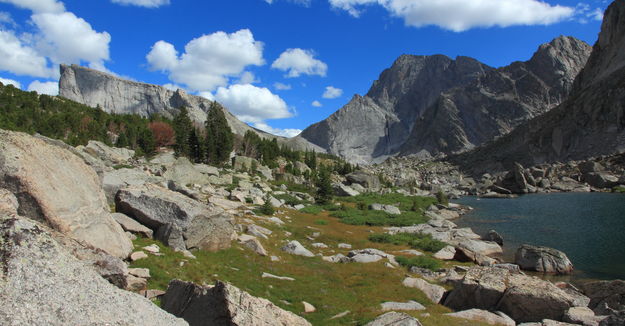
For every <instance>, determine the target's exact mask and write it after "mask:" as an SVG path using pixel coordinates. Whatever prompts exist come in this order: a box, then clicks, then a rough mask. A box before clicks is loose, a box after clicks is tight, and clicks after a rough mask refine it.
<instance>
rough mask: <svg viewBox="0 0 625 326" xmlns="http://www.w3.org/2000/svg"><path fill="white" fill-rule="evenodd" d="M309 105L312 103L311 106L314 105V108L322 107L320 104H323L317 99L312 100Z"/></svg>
mask: <svg viewBox="0 0 625 326" xmlns="http://www.w3.org/2000/svg"><path fill="white" fill-rule="evenodd" d="M310 105H312V106H314V107H316V108H320V107H322V106H323V105H322V104H321V102H319V101H313V102H312V103H311V104H310Z"/></svg>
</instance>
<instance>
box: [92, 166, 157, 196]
mask: <svg viewBox="0 0 625 326" xmlns="http://www.w3.org/2000/svg"><path fill="white" fill-rule="evenodd" d="M161 180H162V178H161V177H154V176H149V175H147V174H146V173H145V172H143V171H141V170H138V169H127V168H122V169H118V170H112V171H104V172H103V173H102V188H103V189H104V193H105V194H106V199H107V201H108V203H109V204H114V203H115V195H117V192H118V191H119V190H120V189H123V188H126V187H129V186H141V185H144V184H146V183H159V182H160V181H161Z"/></svg>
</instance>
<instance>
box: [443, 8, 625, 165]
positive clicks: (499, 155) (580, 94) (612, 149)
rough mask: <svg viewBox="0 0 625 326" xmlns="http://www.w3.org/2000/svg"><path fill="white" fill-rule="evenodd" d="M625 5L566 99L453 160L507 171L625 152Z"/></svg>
mask: <svg viewBox="0 0 625 326" xmlns="http://www.w3.org/2000/svg"><path fill="white" fill-rule="evenodd" d="M624 48H625V2H624V1H615V2H613V3H612V4H611V5H610V6H609V7H608V9H607V11H606V13H605V18H604V21H603V24H602V27H601V33H600V34H599V40H598V41H597V43H596V44H595V45H594V47H593V51H592V54H591V56H590V58H589V59H588V62H587V64H586V66H585V67H584V68H583V70H582V71H581V72H580V74H579V76H578V77H577V79H576V80H575V82H574V87H573V91H572V92H571V95H570V96H569V97H568V99H567V100H566V101H564V102H563V103H562V104H561V105H560V106H558V107H557V108H554V109H553V110H551V111H549V112H547V113H546V114H544V115H542V116H539V117H537V118H535V119H532V120H530V121H528V122H526V123H524V124H522V125H521V126H519V127H518V128H516V129H515V130H514V131H513V132H511V133H510V134H508V135H507V136H506V137H502V138H501V139H499V140H497V141H495V142H493V143H492V144H489V145H488V146H484V147H483V148H478V149H476V150H474V151H471V152H469V153H466V154H465V155H461V156H459V157H454V158H452V160H453V161H456V162H458V163H459V164H461V165H463V166H465V167H466V168H467V169H472V170H476V169H478V167H479V169H480V170H485V169H491V170H492V169H502V168H503V169H505V168H509V167H510V166H512V165H513V164H514V162H519V163H521V164H523V165H525V166H531V165H534V164H539V163H550V162H556V161H560V162H566V161H569V160H580V159H586V158H589V157H596V156H600V155H612V154H618V153H623V152H625V54H624V51H623V49H624Z"/></svg>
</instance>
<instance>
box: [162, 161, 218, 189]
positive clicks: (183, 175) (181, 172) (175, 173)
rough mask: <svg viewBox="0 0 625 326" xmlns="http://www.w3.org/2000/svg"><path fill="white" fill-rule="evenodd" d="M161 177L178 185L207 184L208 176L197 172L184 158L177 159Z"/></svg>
mask: <svg viewBox="0 0 625 326" xmlns="http://www.w3.org/2000/svg"><path fill="white" fill-rule="evenodd" d="M163 177H164V178H165V179H167V180H172V181H175V182H176V183H178V184H180V185H183V186H185V185H188V184H199V185H205V184H208V183H209V176H208V175H206V174H204V173H202V172H200V171H198V170H197V169H196V168H195V166H194V165H193V164H192V163H191V161H189V159H188V158H186V157H179V158H178V159H177V160H176V162H175V163H174V164H173V165H172V166H171V167H169V168H168V169H167V171H165V173H164V174H163Z"/></svg>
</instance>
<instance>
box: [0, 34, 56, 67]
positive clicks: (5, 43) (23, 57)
mask: <svg viewBox="0 0 625 326" xmlns="http://www.w3.org/2000/svg"><path fill="white" fill-rule="evenodd" d="M0 58H2V60H0V70H4V71H10V72H11V73H13V74H16V75H28V76H34V77H45V78H47V77H52V76H54V74H55V71H53V70H52V69H51V68H49V67H48V62H47V60H46V58H45V57H44V56H43V55H41V54H39V53H38V52H37V51H36V50H35V49H33V48H32V47H29V46H28V45H26V44H24V43H23V42H22V41H21V40H20V39H18V38H17V36H15V34H14V33H13V32H12V31H0Z"/></svg>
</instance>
